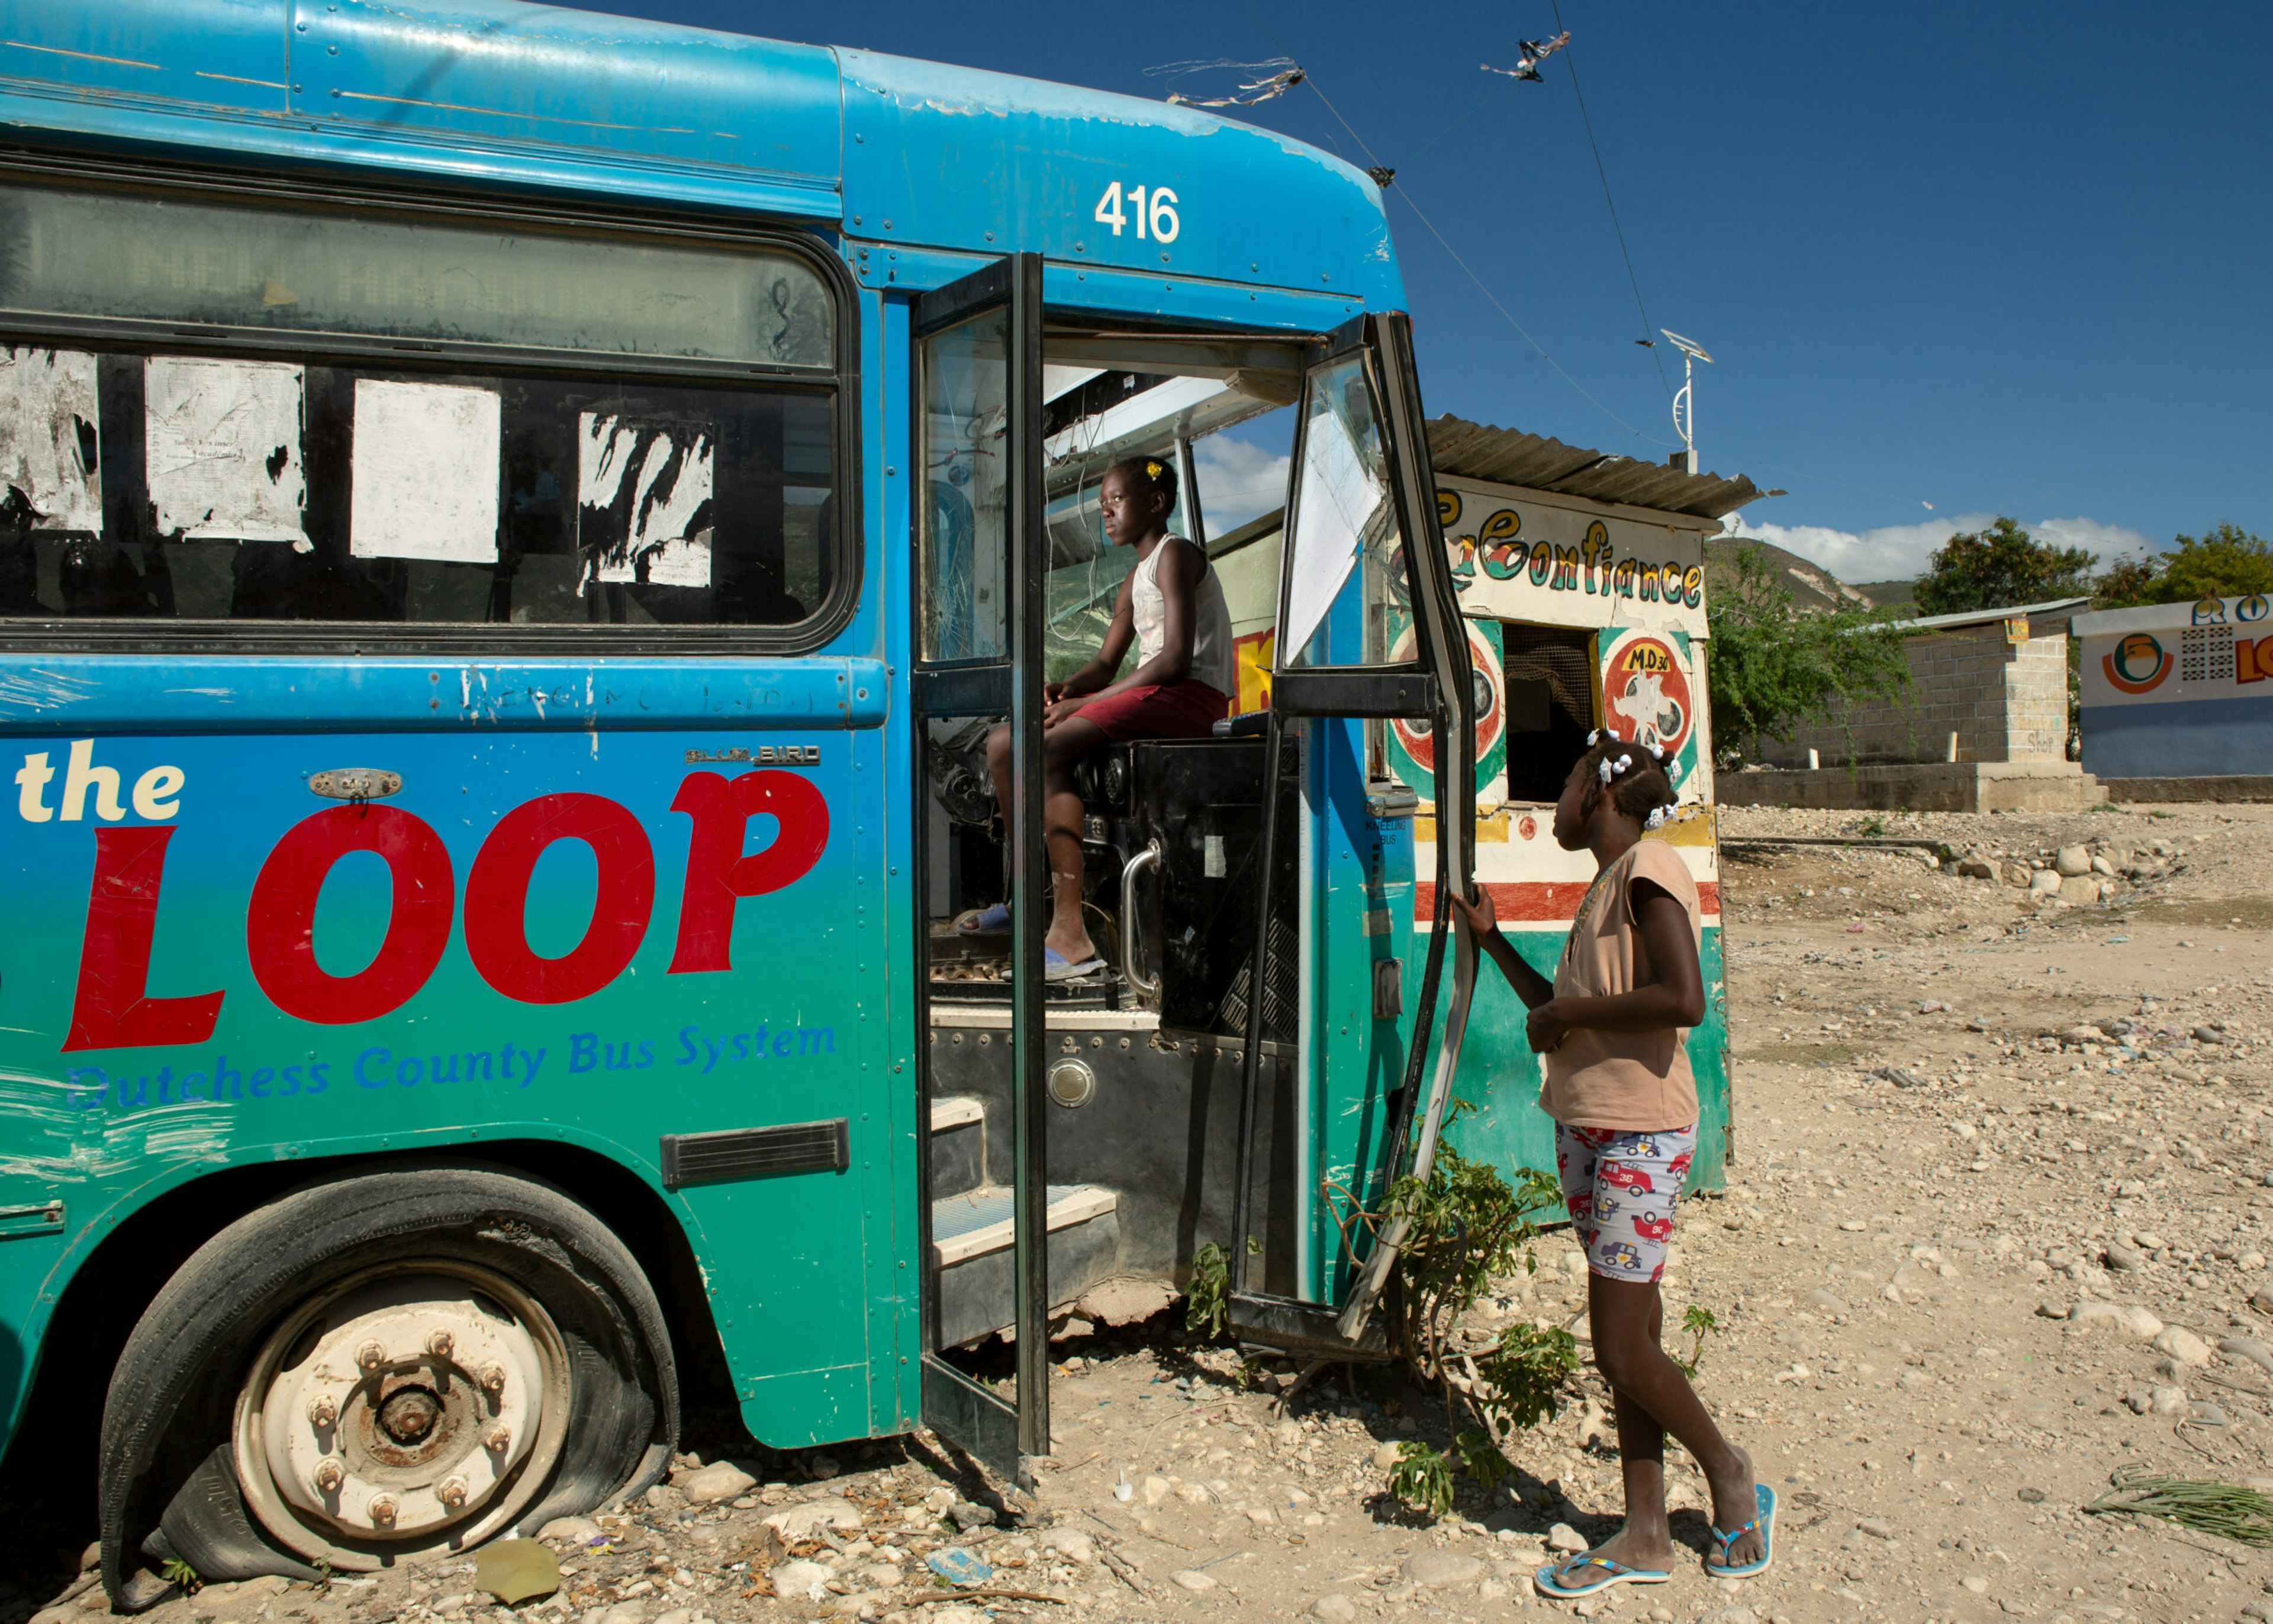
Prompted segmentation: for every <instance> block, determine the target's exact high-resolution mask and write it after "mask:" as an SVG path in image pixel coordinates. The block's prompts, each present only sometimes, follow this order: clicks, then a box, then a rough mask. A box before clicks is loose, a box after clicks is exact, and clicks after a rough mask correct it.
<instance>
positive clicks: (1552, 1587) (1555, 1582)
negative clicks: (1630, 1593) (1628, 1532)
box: [1531, 1556, 1673, 1601]
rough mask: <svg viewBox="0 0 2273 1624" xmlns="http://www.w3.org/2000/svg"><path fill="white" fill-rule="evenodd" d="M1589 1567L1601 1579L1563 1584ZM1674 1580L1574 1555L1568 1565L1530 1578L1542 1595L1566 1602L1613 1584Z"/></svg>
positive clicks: (1650, 1570)
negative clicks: (1596, 1572) (1595, 1569)
mask: <svg viewBox="0 0 2273 1624" xmlns="http://www.w3.org/2000/svg"><path fill="white" fill-rule="evenodd" d="M1585 1568H1601V1569H1602V1577H1600V1578H1598V1579H1592V1580H1589V1581H1588V1582H1587V1583H1585V1584H1578V1585H1573V1584H1570V1583H1565V1581H1567V1580H1568V1579H1569V1578H1570V1577H1571V1575H1572V1574H1574V1573H1578V1572H1579V1571H1581V1570H1582V1569H1585ZM1672 1580H1673V1575H1671V1574H1669V1573H1660V1572H1658V1571H1657V1570H1656V1569H1655V1568H1629V1567H1627V1566H1626V1565H1625V1564H1624V1562H1619V1561H1613V1560H1611V1559H1610V1558H1609V1557H1607V1556H1574V1557H1572V1559H1571V1560H1569V1561H1567V1562H1560V1563H1557V1564H1555V1565H1554V1566H1552V1567H1548V1568H1541V1569H1540V1570H1539V1571H1538V1572H1537V1573H1535V1574H1534V1575H1531V1582H1532V1583H1533V1584H1534V1585H1536V1586H1538V1588H1539V1593H1540V1594H1541V1595H1542V1596H1552V1597H1554V1598H1557V1599H1558V1600H1563V1601H1569V1600H1572V1599H1574V1598H1578V1597H1580V1596H1592V1595H1594V1594H1595V1593H1597V1592H1598V1591H1602V1590H1609V1588H1610V1586H1612V1585H1614V1584H1668V1583H1671V1582H1672Z"/></svg>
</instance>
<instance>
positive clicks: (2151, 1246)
mask: <svg viewBox="0 0 2273 1624" xmlns="http://www.w3.org/2000/svg"><path fill="white" fill-rule="evenodd" d="M2131 1244H2132V1245H2133V1246H2136V1247H2138V1248H2139V1250H2140V1251H2142V1252H2160V1251H2161V1250H2162V1249H2163V1238H2162V1237H2161V1236H2160V1235H2157V1233H2155V1231H2152V1230H2141V1231H2138V1232H2137V1233H2136V1234H2134V1235H2133V1236H2132V1237H2131Z"/></svg>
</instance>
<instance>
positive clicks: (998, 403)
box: [910, 254, 1050, 1480]
mask: <svg viewBox="0 0 2273 1624" xmlns="http://www.w3.org/2000/svg"><path fill="white" fill-rule="evenodd" d="M914 336H915V344H916V352H917V353H916V356H915V379H916V381H915V389H916V398H917V402H918V408H917V447H916V463H917V468H919V470H920V474H921V477H920V479H919V481H918V483H917V490H916V499H917V501H918V504H919V505H918V508H917V513H916V528H917V537H918V554H917V557H918V567H917V572H916V574H917V584H916V603H915V614H916V627H915V663H914V669H913V671H912V673H911V683H910V692H911V706H912V709H913V712H914V715H913V725H914V730H915V737H916V740H917V744H918V747H919V750H921V751H922V752H924V753H925V756H926V760H928V758H929V757H930V756H931V755H932V754H933V753H934V752H936V751H939V750H941V749H942V748H944V747H945V746H946V745H947V743H948V741H949V739H951V738H953V737H955V736H956V735H957V734H959V733H962V732H965V731H967V730H971V729H972V728H974V727H985V726H986V725H988V724H989V723H990V722H991V721H992V719H994V718H996V717H1002V716H1008V718H1009V722H1008V723H1007V726H1008V730H1009V775H1008V777H1009V795H1008V797H1006V798H1007V804H1006V805H1002V806H1001V816H1002V818H1003V820H1004V823H1005V826H1006V829H1007V835H1008V838H1007V839H1006V841H1005V842H1004V846H1003V850H1004V853H1005V856H1004V863H1003V867H1004V871H1005V872H1004V873H1003V876H1002V879H1003V883H1004V888H1005V891H1006V893H1007V898H1008V907H1009V914H1010V922H1009V923H1010V941H1011V951H1010V955H1009V969H1010V981H1011V985H1010V1000H1009V1032H1008V1033H1007V1034H1006V1036H1007V1038H1008V1041H1007V1042H1005V1043H1003V1044H1001V1046H1000V1048H999V1049H996V1050H994V1053H995V1054H996V1055H997V1056H999V1059H996V1060H995V1061H994V1064H996V1065H999V1066H1003V1067H1007V1068H1008V1070H1009V1089H1008V1093H1009V1098H1010V1101H1011V1117H1012V1123H1011V1141H1012V1143H1011V1157H1010V1165H1011V1174H1012V1177H1011V1180H1010V1186H1011V1187H1010V1191H1009V1203H1008V1204H1009V1207H1010V1209H1011V1210H1010V1224H1011V1246H1010V1248H1009V1268H1010V1269H1011V1271H1012V1274H1013V1279H1014V1291H1013V1297H1014V1300H1015V1304H1016V1311H1015V1315H1016V1317H1015V1321H1014V1325H1015V1329H1016V1349H1017V1384H1016V1385H1017V1393H1016V1401H1015V1403H1004V1402H1003V1400H1002V1399H1001V1397H1000V1396H998V1395H997V1394H996V1393H995V1392H994V1390H993V1389H992V1388H987V1387H986V1386H983V1385H981V1384H980V1383H979V1382H977V1381H972V1380H971V1378H970V1377H969V1376H967V1375H966V1374H964V1373H963V1372H962V1371H960V1370H958V1369H956V1367H955V1366H952V1365H950V1364H949V1363H948V1362H947V1361H946V1360H944V1359H942V1358H940V1357H939V1348H940V1343H941V1337H940V1334H939V1329H940V1327H939V1316H940V1269H941V1249H940V1247H939V1246H938V1244H937V1243H936V1241H935V1239H934V1235H933V1234H932V1216H933V1210H934V1209H933V1202H932V1194H933V1192H932V1189H931V1176H930V1168H931V1159H930V1157H929V1156H928V1155H926V1156H919V1157H918V1164H919V1166H921V1167H923V1168H924V1169H925V1170H926V1171H925V1176H924V1184H923V1187H922V1191H921V1196H922V1199H921V1200H920V1201H919V1203H918V1207H919V1210H920V1211H921V1213H922V1214H923V1232H922V1236H921V1245H920V1247H919V1256H920V1258H921V1260H922V1261H921V1268H922V1269H923V1273H924V1353H923V1381H922V1406H923V1418H924V1424H925V1425H926V1426H929V1427H931V1428H932V1429H933V1430H934V1431H935V1432H937V1433H941V1435H942V1436H944V1437H946V1438H948V1439H949V1440H950V1441H953V1442H955V1443H956V1444H957V1445H959V1446H960V1447H962V1448H964V1449H965V1450H967V1451H969V1452H970V1453H971V1455H972V1456H976V1457H977V1458H978V1459H979V1460H980V1461H983V1462H984V1463H986V1464H987V1465H989V1466H990V1467H992V1468H994V1470H995V1471H998V1472H1000V1473H1001V1475H1002V1476H1004V1477H1005V1478H1014V1477H1015V1478H1021V1479H1022V1480H1023V1479H1024V1478H1025V1471H1024V1462H1025V1458H1026V1457H1029V1456H1039V1455H1046V1454H1047V1453H1049V1435H1050V1431H1049V1364H1048V1357H1049V1339H1048V1335H1047V1326H1046V1317H1047V1314H1048V1311H1049V1306H1050V1298H1049V1279H1048V1261H1049V1260H1048V1255H1047V1253H1046V1209H1047V1204H1048V1193H1047V1188H1046V1155H1045V1143H1046V1131H1047V1124H1048V1119H1047V1115H1046V1112H1047V1109H1048V1106H1047V1099H1046V1094H1045V1092H1044V1084H1043V1077H1042V1066H1043V1059H1044V1057H1043V1049H1042V1044H1043V1042H1044V1039H1045V1033H1044V1017H1045V1011H1044V999H1043V979H1042V933H1043V931H1044V928H1045V927H1046V924H1047V922H1048V913H1049V883H1048V875H1047V872H1046V862H1045V859H1044V854H1043V844H1042V823H1041V819H1042V753H1041V741H1042V630H1043V623H1044V612H1043V611H1044V602H1043V598H1044V591H1045V587H1044V582H1045V579H1046V578H1045V571H1046V563H1047V561H1046V553H1045V527H1044V519H1043V515H1044V491H1043V468H1042V427H1041V425H1042V404H1043V401H1042V260H1041V257H1040V256H1039V255H1038V254H1014V255H1011V256H1009V257H1008V258H1003V259H1000V260H997V261H996V262H994V264H993V265H990V266H987V267H986V268H985V269H984V270H981V271H977V272H974V273H971V275H969V276H966V277H964V278H963V279H962V280H961V281H956V282H952V283H949V285H948V286H946V287H944V288H937V289H934V291H932V292H930V293H927V294H926V295H924V296H923V297H922V298H921V299H920V300H919V301H918V303H917V305H916V309H915V324H914ZM917 777H918V781H919V783H920V782H923V780H924V779H925V777H926V775H925V774H924V773H923V772H922V771H921V770H919V773H918V775H917ZM941 815H942V813H941V809H940V808H939V807H938V805H936V804H935V803H934V799H933V797H931V796H930V795H929V794H927V793H919V796H918V797H917V810H916V817H917V819H918V820H919V827H918V828H917V829H916V831H915V834H916V842H915V845H916V849H917V852H918V854H919V857H918V863H917V872H916V876H915V879H916V889H917V894H918V895H919V897H926V896H927V895H928V894H929V891H930V888H931V885H932V881H933V879H934V876H933V875H932V874H931V873H929V872H927V864H935V863H936V861H937V857H936V853H937V852H938V851H939V850H940V848H939V846H938V845H937V844H936V843H935V842H934V840H933V838H932V835H933V833H934V831H933V830H932V828H931V827H930V821H929V820H931V819H936V818H939V817H941ZM919 912H923V913H926V915H927V912H928V910H927V909H919ZM918 940H919V953H920V954H922V962H920V963H919V965H918V967H917V972H916V977H915V985H916V988H917V993H916V996H917V998H918V999H919V1007H918V1011H917V1019H918V1030H919V1033H920V1034H922V1036H921V1037H919V1040H918V1043H917V1044H916V1054H917V1057H918V1062H919V1079H918V1082H919V1090H920V1097H921V1099H922V1101H923V1106H922V1119H921V1120H922V1126H921V1134H922V1138H923V1141H924V1142H925V1143H926V1144H929V1143H930V1142H931V1141H932V1135H933V1130H934V1124H933V1122H932V1120H931V1119H932V1115H933V1109H934V1102H935V1092H934V1088H933V1086H932V1082H933V1075H932V1074H933V1066H932V1063H931V1045H930V1043H929V1041H928V1037H929V1031H930V1024H931V1015H930V1010H929V1007H928V994H929V988H930V985H931V970H932V966H931V956H932V952H933V947H932V934H931V930H930V928H929V927H928V925H926V928H924V929H923V930H920V931H919V932H918Z"/></svg>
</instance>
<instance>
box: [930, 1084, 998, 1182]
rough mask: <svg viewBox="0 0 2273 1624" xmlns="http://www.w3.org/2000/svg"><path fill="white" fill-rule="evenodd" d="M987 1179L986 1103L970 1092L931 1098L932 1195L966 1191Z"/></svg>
mask: <svg viewBox="0 0 2273 1624" xmlns="http://www.w3.org/2000/svg"><path fill="white" fill-rule="evenodd" d="M985 1183H986V1105H985V1104H983V1103H982V1102H980V1101H979V1100H977V1099H974V1098H972V1097H971V1096H969V1095H967V1094H953V1095H949V1096H946V1097H945V1098H943V1099H935V1100H934V1101H932V1103H931V1190H932V1195H933V1198H934V1200H937V1199H940V1198H942V1197H946V1196H955V1195H967V1194H970V1193H971V1192H972V1191H974V1190H976V1189H978V1188H979V1186H981V1185H983V1184H985Z"/></svg>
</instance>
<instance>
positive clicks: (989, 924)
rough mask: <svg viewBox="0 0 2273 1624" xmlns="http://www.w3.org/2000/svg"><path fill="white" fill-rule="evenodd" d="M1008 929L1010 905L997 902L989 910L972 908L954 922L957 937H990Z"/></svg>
mask: <svg viewBox="0 0 2273 1624" xmlns="http://www.w3.org/2000/svg"><path fill="white" fill-rule="evenodd" d="M1009 928H1010V905H1009V903H1008V902H997V903H995V904H994V906H993V907H991V908H974V909H971V911H970V912H969V913H967V914H964V916H962V917H960V918H958V919H957V920H956V922H955V929H956V934H957V935H959V936H992V935H995V934H998V933H1000V932H1003V931H1007V930H1009Z"/></svg>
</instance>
